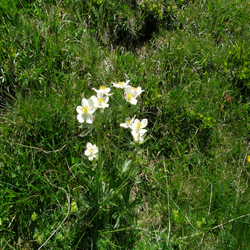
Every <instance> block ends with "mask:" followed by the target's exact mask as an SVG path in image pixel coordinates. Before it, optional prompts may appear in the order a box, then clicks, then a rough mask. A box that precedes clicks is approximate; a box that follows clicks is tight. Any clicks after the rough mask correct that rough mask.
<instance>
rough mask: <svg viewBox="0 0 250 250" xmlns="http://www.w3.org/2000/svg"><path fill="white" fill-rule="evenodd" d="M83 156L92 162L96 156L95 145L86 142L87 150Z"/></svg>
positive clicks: (96, 148) (96, 149)
mask: <svg viewBox="0 0 250 250" xmlns="http://www.w3.org/2000/svg"><path fill="white" fill-rule="evenodd" d="M84 154H85V155H86V156H88V158H89V160H90V161H92V160H93V159H94V158H96V157H97V156H98V147H97V146H96V145H95V144H94V145H92V144H91V143H90V142H88V143H87V149H86V150H85V152H84Z"/></svg>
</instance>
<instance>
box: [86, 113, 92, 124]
mask: <svg viewBox="0 0 250 250" xmlns="http://www.w3.org/2000/svg"><path fill="white" fill-rule="evenodd" d="M86 122H87V123H88V124H92V123H93V115H91V114H87V116H86Z"/></svg>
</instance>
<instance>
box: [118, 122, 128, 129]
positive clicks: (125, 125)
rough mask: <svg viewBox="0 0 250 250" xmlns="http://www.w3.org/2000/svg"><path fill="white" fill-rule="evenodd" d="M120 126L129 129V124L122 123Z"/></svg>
mask: <svg viewBox="0 0 250 250" xmlns="http://www.w3.org/2000/svg"><path fill="white" fill-rule="evenodd" d="M120 126H121V127H123V128H128V125H127V123H121V124H120Z"/></svg>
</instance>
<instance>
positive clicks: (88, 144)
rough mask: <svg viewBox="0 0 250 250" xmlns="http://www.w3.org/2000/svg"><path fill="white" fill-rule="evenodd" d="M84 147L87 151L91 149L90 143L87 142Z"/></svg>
mask: <svg viewBox="0 0 250 250" xmlns="http://www.w3.org/2000/svg"><path fill="white" fill-rule="evenodd" d="M86 147H87V149H88V150H90V149H91V148H92V144H91V143H90V142H87V145H86Z"/></svg>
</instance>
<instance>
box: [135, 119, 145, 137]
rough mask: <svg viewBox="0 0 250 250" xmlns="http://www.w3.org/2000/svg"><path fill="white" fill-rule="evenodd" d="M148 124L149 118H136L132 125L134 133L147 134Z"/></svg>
mask: <svg viewBox="0 0 250 250" xmlns="http://www.w3.org/2000/svg"><path fill="white" fill-rule="evenodd" d="M147 125H148V119H143V120H142V121H140V120H138V119H135V121H134V122H133V124H132V125H131V129H132V135H133V136H135V135H137V134H141V135H143V134H145V133H146V132H147V130H146V129H144V128H145V127H146V126H147Z"/></svg>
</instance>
